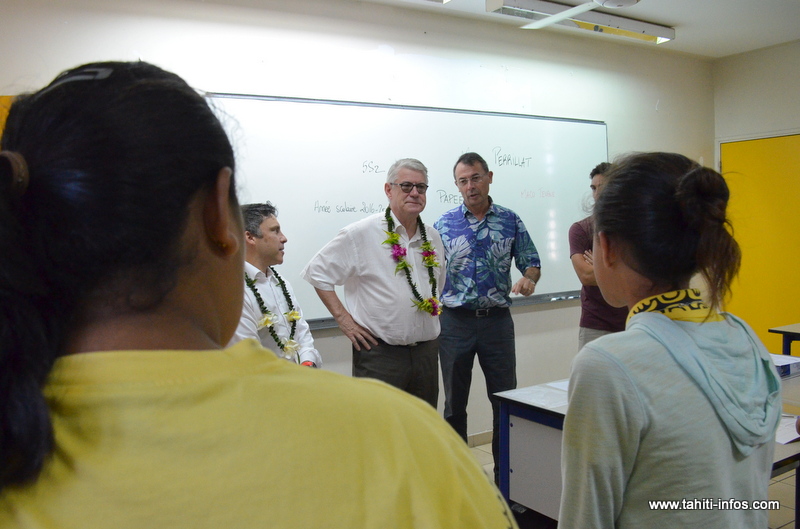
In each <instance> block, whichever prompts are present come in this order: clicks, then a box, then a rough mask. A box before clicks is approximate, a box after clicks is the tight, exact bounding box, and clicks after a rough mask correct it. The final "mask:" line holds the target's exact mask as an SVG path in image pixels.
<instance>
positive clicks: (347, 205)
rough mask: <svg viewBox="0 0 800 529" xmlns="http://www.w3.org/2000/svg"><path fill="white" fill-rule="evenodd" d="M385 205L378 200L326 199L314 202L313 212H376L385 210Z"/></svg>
mask: <svg viewBox="0 0 800 529" xmlns="http://www.w3.org/2000/svg"><path fill="white" fill-rule="evenodd" d="M385 210H386V205H384V204H381V203H379V202H361V203H360V204H358V203H357V202H356V203H353V202H347V201H344V202H342V203H340V204H331V203H330V202H328V201H327V200H325V201H324V202H321V201H319V200H317V201H315V202H314V213H322V214H325V213H368V214H372V213H378V212H379V211H385Z"/></svg>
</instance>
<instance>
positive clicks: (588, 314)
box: [569, 162, 628, 350]
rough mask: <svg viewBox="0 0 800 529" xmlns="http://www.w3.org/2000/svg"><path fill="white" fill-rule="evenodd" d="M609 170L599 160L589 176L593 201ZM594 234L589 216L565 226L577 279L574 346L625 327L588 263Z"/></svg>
mask: <svg viewBox="0 0 800 529" xmlns="http://www.w3.org/2000/svg"><path fill="white" fill-rule="evenodd" d="M609 169H611V164H610V163H607V162H603V163H601V164H598V165H597V166H596V167H595V168H594V169H592V172H591V173H589V178H591V182H592V183H591V186H590V187H591V188H592V197H593V198H594V199H595V200H596V199H597V194H598V193H599V192H600V190H601V189H602V188H603V183H604V182H605V175H604V173H606V172H608V170H609ZM593 237H594V224H593V223H592V216H591V215H590V216H588V217H586V218H585V219H583V220H579V221H578V222H576V223H574V224H573V225H572V226H571V227H570V228H569V254H570V255H569V258H570V260H571V261H572V266H573V267H574V268H575V273H576V274H578V279H580V281H581V285H583V287H582V288H581V321H580V329H579V331H578V349H579V350H580V349H583V346H584V345H586V344H587V343H589V342H591V341H592V340H594V339H596V338H599V337H600V336H603V335H604V334H609V333H612V332H618V331H622V330H624V329H625V320H626V318H627V316H628V311H627V309H625V308H624V307H623V308H616V307H612V306H611V305H609V304H608V303H606V300H605V299H603V294H602V293H601V292H600V289H599V288H598V287H597V281H595V278H594V266H593V263H592V238H593Z"/></svg>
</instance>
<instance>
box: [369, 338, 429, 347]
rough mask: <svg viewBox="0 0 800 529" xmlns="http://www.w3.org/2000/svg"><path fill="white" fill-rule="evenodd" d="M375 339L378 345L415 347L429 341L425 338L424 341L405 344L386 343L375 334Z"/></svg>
mask: <svg viewBox="0 0 800 529" xmlns="http://www.w3.org/2000/svg"><path fill="white" fill-rule="evenodd" d="M375 339H376V340H377V341H378V343H379V344H380V345H388V346H389V347H416V346H418V345H421V344H424V343H428V342H430V340H425V341H424V342H411V343H407V344H395V343H386V342H385V341H384V340H381V339H380V338H378V337H377V336H376V337H375Z"/></svg>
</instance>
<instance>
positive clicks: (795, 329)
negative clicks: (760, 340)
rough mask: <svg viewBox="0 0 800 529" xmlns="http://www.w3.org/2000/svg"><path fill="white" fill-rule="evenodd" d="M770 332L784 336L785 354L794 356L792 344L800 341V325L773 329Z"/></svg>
mask: <svg viewBox="0 0 800 529" xmlns="http://www.w3.org/2000/svg"><path fill="white" fill-rule="evenodd" d="M769 332H774V333H775V334H782V335H783V351H782V352H783V354H785V355H790V354H792V342H796V341H798V340H800V323H795V324H792V325H784V326H783V327H773V328H772V329H769Z"/></svg>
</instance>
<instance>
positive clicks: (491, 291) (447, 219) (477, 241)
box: [433, 203, 541, 309]
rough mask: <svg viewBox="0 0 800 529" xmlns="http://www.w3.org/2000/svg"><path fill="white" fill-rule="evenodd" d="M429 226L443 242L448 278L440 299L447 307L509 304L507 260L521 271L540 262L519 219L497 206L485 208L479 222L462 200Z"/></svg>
mask: <svg viewBox="0 0 800 529" xmlns="http://www.w3.org/2000/svg"><path fill="white" fill-rule="evenodd" d="M433 227H434V228H436V230H437V231H438V232H439V234H440V235H441V236H442V241H443V242H444V253H445V259H446V261H447V280H446V282H445V286H444V292H443V293H442V297H441V301H442V303H444V305H445V306H447V307H451V308H453V307H464V308H468V309H481V308H488V307H508V306H510V305H511V298H510V296H509V292H510V291H511V286H512V285H511V274H510V270H511V258H512V257H513V258H514V262H515V264H516V266H517V269H519V271H520V272H522V273H524V272H525V270H527V269H528V268H530V267H532V266H533V267H540V266H541V263H540V261H539V252H537V251H536V246H534V244H533V241H532V240H531V238H530V235H528V230H527V229H526V228H525V224H523V223H522V219H520V218H519V216H518V215H517V214H516V213H514V212H513V211H511V210H510V209H508V208H504V207H502V206H498V205H497V204H494V203H492V204H491V205H490V206H489V211H488V212H487V213H486V216H485V217H484V218H483V220H478V219H477V218H476V217H475V215H473V214H472V213H470V212H469V210H468V209H467V208H466V206H464V204H461V205H460V206H459V207H457V208H454V209H451V210H450V211H447V212H446V213H444V214H443V215H442V216H441V217H440V218H439V220H437V221H436V223H435V224H434V225H433Z"/></svg>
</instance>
